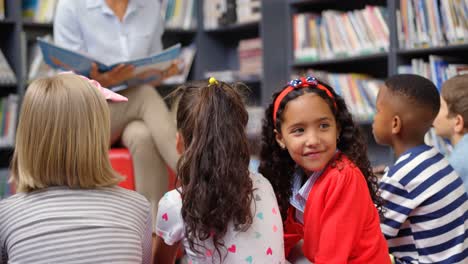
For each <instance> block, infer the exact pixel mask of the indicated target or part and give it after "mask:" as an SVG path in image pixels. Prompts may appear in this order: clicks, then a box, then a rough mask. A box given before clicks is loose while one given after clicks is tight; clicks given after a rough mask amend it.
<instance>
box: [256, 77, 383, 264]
mask: <svg viewBox="0 0 468 264" xmlns="http://www.w3.org/2000/svg"><path fill="white" fill-rule="evenodd" d="M364 142H365V141H364V138H363V136H362V135H361V133H360V131H359V129H358V127H357V126H356V124H355V123H354V122H353V119H352V117H351V114H350V113H349V111H348V109H347V107H346V105H345V103H344V100H343V99H342V98H341V97H340V96H338V95H337V94H336V93H335V92H334V91H333V89H332V88H331V87H330V86H328V85H326V84H324V83H322V82H320V81H318V80H317V79H315V78H314V77H307V78H301V79H298V80H293V81H291V82H290V83H289V84H288V85H287V86H285V87H284V88H283V89H282V90H281V91H280V92H278V93H276V94H274V95H273V102H272V103H271V104H270V106H269V107H268V108H267V110H266V114H265V121H264V125H263V143H262V151H261V164H260V168H259V171H260V172H261V173H262V174H263V175H264V176H265V177H266V178H267V179H268V180H270V182H271V184H272V185H273V188H274V190H275V193H276V196H277V199H278V204H279V207H280V210H281V213H282V215H283V219H286V221H285V222H284V233H285V249H286V254H288V253H289V251H290V249H291V248H292V247H294V246H295V245H296V244H297V243H298V242H299V241H300V240H303V242H304V243H303V246H302V251H303V253H304V255H305V257H307V259H309V260H310V261H312V262H313V263H315V264H320V263H390V258H389V255H388V249H387V244H386V242H385V239H384V237H383V235H382V232H381V230H380V225H379V220H380V219H379V211H380V208H381V200H380V197H379V196H378V194H377V188H378V186H377V178H376V176H375V175H374V174H373V173H372V170H371V167H370V163H369V159H368V158H367V149H366V145H365V143H364Z"/></svg>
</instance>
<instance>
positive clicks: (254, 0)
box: [203, 0, 261, 29]
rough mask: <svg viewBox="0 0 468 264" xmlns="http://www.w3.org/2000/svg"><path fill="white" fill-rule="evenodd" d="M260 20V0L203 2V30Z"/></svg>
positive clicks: (211, 0)
mask: <svg viewBox="0 0 468 264" xmlns="http://www.w3.org/2000/svg"><path fill="white" fill-rule="evenodd" d="M260 18H261V1H260V0H205V2H204V5H203V21H204V28H205V29H216V28H219V27H224V26H228V25H233V24H243V23H249V22H258V21H260Z"/></svg>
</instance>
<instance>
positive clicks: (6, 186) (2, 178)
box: [0, 168, 13, 200]
mask: <svg viewBox="0 0 468 264" xmlns="http://www.w3.org/2000/svg"><path fill="white" fill-rule="evenodd" d="M9 178H10V170H9V169H6V168H1V169H0V200H1V199H5V198H7V197H8V196H10V195H12V194H13V188H12V185H11V184H10V183H9V182H8V181H9Z"/></svg>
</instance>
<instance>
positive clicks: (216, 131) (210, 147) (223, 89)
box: [176, 81, 253, 262]
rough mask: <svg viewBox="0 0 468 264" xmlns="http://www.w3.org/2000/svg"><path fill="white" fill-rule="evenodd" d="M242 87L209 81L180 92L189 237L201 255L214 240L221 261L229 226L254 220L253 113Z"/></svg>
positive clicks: (181, 173)
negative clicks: (250, 115)
mask: <svg viewBox="0 0 468 264" xmlns="http://www.w3.org/2000/svg"><path fill="white" fill-rule="evenodd" d="M240 88H242V87H240V85H233V86H230V85H228V84H226V83H224V82H220V81H218V82H217V83H216V84H209V83H207V82H206V81H205V82H198V83H193V84H190V85H187V86H182V87H180V88H179V89H178V91H177V92H176V97H177V98H178V100H179V103H178V110H177V129H178V131H179V133H180V134H181V135H182V137H183V140H184V146H185V151H184V153H183V154H182V156H181V158H180V160H179V162H178V163H177V177H178V180H179V182H180V185H181V188H180V189H181V191H180V192H181V196H182V218H183V219H184V223H185V227H186V228H185V236H186V238H187V239H188V242H189V245H190V249H191V250H193V251H194V252H198V253H201V252H200V247H199V246H200V242H201V241H205V240H208V239H210V238H211V239H212V241H213V244H214V246H215V249H216V252H217V253H218V256H219V258H220V260H221V262H222V259H223V258H224V257H225V256H226V255H224V254H223V253H222V252H223V251H224V252H226V250H225V249H226V246H225V245H224V241H223V237H224V235H225V234H226V232H227V228H228V224H229V223H230V222H232V223H233V225H234V228H235V229H236V230H243V231H245V230H247V229H248V228H249V227H250V225H251V224H252V221H253V216H252V212H251V210H250V205H251V202H252V196H253V183H252V181H251V179H250V176H249V160H250V155H249V148H248V140H247V135H246V132H245V127H246V125H247V121H248V114H247V111H246V109H245V105H244V100H243V98H244V97H243V95H242V93H241V92H240V90H239V89H240ZM196 247H198V248H196ZM223 255H224V256H223Z"/></svg>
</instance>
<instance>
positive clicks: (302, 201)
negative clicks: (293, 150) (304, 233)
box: [289, 169, 323, 224]
mask: <svg viewBox="0 0 468 264" xmlns="http://www.w3.org/2000/svg"><path fill="white" fill-rule="evenodd" d="M322 171H323V170H320V171H316V172H313V173H312V174H311V175H310V176H309V178H308V179H307V181H306V182H305V183H304V185H302V187H301V184H302V177H303V175H304V173H303V172H302V170H300V169H298V170H296V173H294V179H293V188H292V196H291V199H290V200H289V203H290V204H291V205H292V206H294V208H296V209H297V210H296V220H297V221H299V222H301V223H302V224H304V210H305V206H306V202H307V197H309V193H310V190H311V189H312V186H314V183H315V181H316V180H317V179H318V178H319V177H320V175H322Z"/></svg>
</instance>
